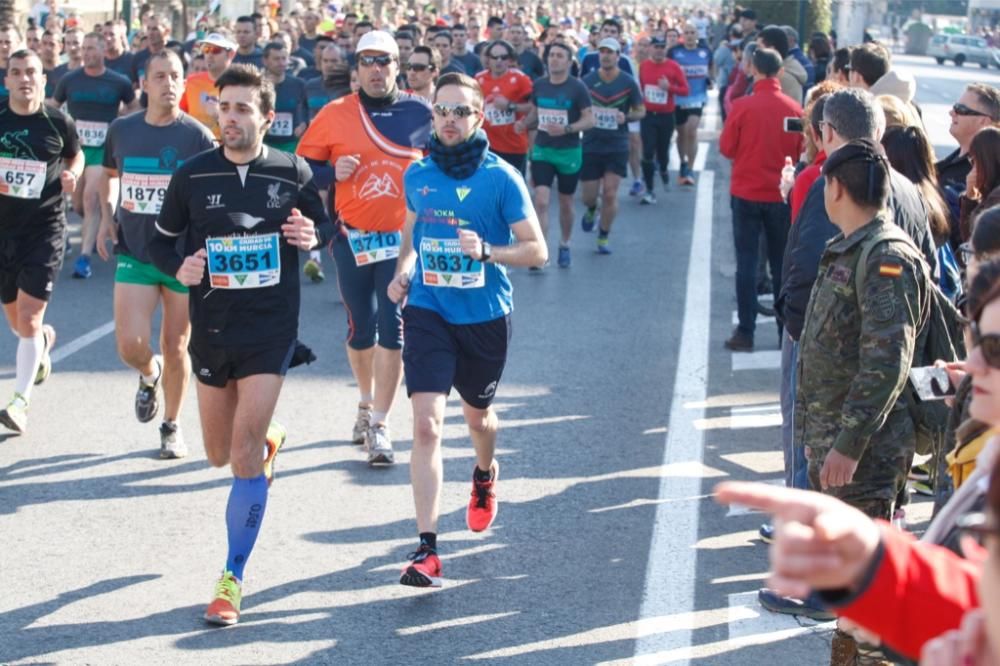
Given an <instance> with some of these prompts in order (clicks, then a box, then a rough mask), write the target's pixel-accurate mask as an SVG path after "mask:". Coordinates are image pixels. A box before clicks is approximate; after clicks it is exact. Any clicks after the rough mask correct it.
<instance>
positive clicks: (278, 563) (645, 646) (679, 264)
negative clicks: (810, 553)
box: [0, 101, 926, 666]
mask: <svg viewBox="0 0 1000 666" xmlns="http://www.w3.org/2000/svg"><path fill="white" fill-rule="evenodd" d="M713 103H714V101H713ZM705 124H706V127H705V130H704V131H703V133H702V141H703V143H702V146H701V147H702V156H703V158H701V159H700V160H699V162H698V163H697V165H696V166H697V167H698V170H697V172H696V174H695V176H696V178H697V179H698V183H697V185H696V186H695V187H684V188H682V187H680V186H678V185H676V184H672V185H671V186H670V188H669V189H668V191H667V192H664V191H663V189H662V187H660V186H659V184H657V192H656V195H657V197H658V198H659V203H658V204H656V205H653V206H641V205H640V204H639V201H638V199H637V198H634V197H629V196H628V195H627V183H626V184H624V185H623V187H622V192H621V206H620V216H619V219H618V221H617V223H616V224H615V227H614V230H613V232H612V234H611V246H612V248H613V250H614V253H613V254H612V255H610V256H600V255H598V254H596V252H595V249H596V244H595V243H596V235H595V234H584V233H582V232H581V231H580V230H579V222H577V224H576V229H575V230H574V238H573V244H572V248H573V265H572V267H571V268H569V269H559V268H555V267H554V266H553V267H550V268H547V269H546V270H544V271H542V272H541V273H532V272H529V271H527V270H515V271H512V280H513V283H514V288H515V295H514V299H515V312H514V315H513V342H512V347H511V350H510V362H509V364H508V366H507V370H506V372H505V375H504V379H503V381H502V382H501V385H500V388H499V390H498V392H497V395H498V398H497V402H496V406H497V410H498V412H499V415H500V419H501V431H500V435H499V440H498V459H499V460H500V463H501V466H502V475H501V477H500V481H499V484H498V487H497V494H498V499H499V502H500V512H499V516H498V517H497V521H496V523H495V524H494V526H493V528H491V529H490V530H489V531H487V532H485V533H482V534H474V533H472V532H470V531H469V530H468V529H467V528H466V526H465V516H464V512H465V505H466V502H467V501H468V497H469V491H470V478H471V472H472V467H473V464H474V458H473V453H472V447H471V444H470V442H469V439H468V436H467V434H466V431H465V426H464V424H463V421H462V416H461V410H460V407H459V403H458V401H457V399H455V397H454V396H453V398H452V400H451V401H450V402H449V407H448V411H447V418H446V425H445V430H444V438H445V441H444V449H443V450H444V459H445V485H444V490H443V496H442V500H441V502H442V504H441V509H442V517H441V522H440V534H439V537H438V544H439V551H440V554H441V556H442V560H443V567H444V576H445V583H444V587H443V588H442V589H440V590H434V591H427V590H421V589H415V588H407V587H403V586H401V585H399V583H398V579H399V571H400V569H401V568H402V566H403V564H404V563H405V562H406V555H407V554H408V553H410V552H411V551H413V550H414V548H415V546H416V538H417V535H416V526H415V522H414V514H413V502H412V497H411V492H410V485H409V470H408V463H409V454H410V446H411V430H412V426H411V420H410V414H409V412H410V408H409V404H408V401H407V400H406V396H405V391H403V390H400V392H399V396H398V398H397V402H396V405H395V409H394V412H393V413H392V415H391V417H390V426H391V430H392V433H393V439H394V441H395V444H396V448H397V463H396V464H395V465H394V466H392V467H389V468H385V469H371V468H369V467H368V466H367V464H366V463H365V458H364V454H363V453H362V451H361V450H360V448H359V447H357V446H355V445H353V444H351V442H350V434H351V426H352V424H353V419H354V414H355V409H356V403H357V390H356V387H355V386H354V384H353V380H352V378H351V373H350V369H349V367H348V363H347V359H346V355H345V352H344V348H343V340H344V337H345V332H346V324H345V314H344V309H343V306H342V305H341V303H340V298H339V295H338V291H337V288H336V284H335V280H333V274H334V270H333V263H332V260H331V259H330V258H329V257H328V256H324V267H325V269H326V273H327V275H328V276H329V277H328V279H327V281H326V282H325V283H323V284H321V285H313V284H309V283H307V282H306V281H305V279H303V280H304V281H303V287H302V294H303V298H302V316H301V328H300V338H301V339H302V340H303V341H304V342H305V343H306V344H308V345H310V346H311V347H312V348H313V349H314V350H315V352H316V353H317V355H318V356H319V359H318V361H317V362H315V363H313V364H312V365H309V366H306V367H303V368H298V369H295V370H292V371H291V372H290V373H289V375H288V377H287V380H286V382H285V385H284V389H283V391H282V395H281V399H280V401H279V404H278V408H277V412H276V416H275V418H276V419H277V420H278V421H280V422H281V423H282V424H283V425H285V427H286V428H287V430H288V443H287V444H286V446H285V447H284V449H283V450H282V452H281V454H280V456H279V457H278V461H277V477H276V480H275V483H274V485H273V487H272V488H271V492H270V497H269V500H268V506H267V513H266V515H265V517H264V523H263V528H262V530H261V533H260V538H259V540H258V542H257V545H256V548H255V550H254V552H253V555H252V556H251V557H250V560H249V563H248V565H247V575H246V581H245V585H244V599H243V614H242V618H241V620H240V623H239V624H238V625H237V626H235V627H230V628H226V629H219V628H214V627H210V626H209V625H206V624H205V623H204V621H203V620H202V613H203V611H204V608H205V606H206V605H207V603H208V602H209V601H210V596H211V593H212V590H213V585H214V583H215V580H216V579H217V578H218V575H219V572H220V570H221V567H222V565H223V564H224V562H225V556H226V533H225V522H224V514H225V506H226V500H227V496H228V493H229V487H230V483H231V475H230V472H229V470H228V469H213V468H211V467H209V465H208V463H207V462H206V460H205V456H204V452H203V450H202V447H201V434H200V428H199V423H198V417H197V405H196V402H195V399H194V390H193V386H192V388H191V391H190V392H189V395H188V398H187V400H186V402H185V407H184V412H183V414H182V417H181V425H182V429H183V431H184V435H185V438H186V440H187V443H188V446H189V448H190V449H191V456H190V457H188V458H186V459H183V460H180V461H163V460H160V459H159V458H158V457H157V454H158V446H159V440H158V434H157V428H156V425H157V423H158V421H156V422H154V423H150V424H146V425H141V424H139V423H137V422H136V420H135V417H134V414H133V398H134V395H135V390H136V387H137V373H135V372H134V371H132V370H129V369H127V368H125V367H124V366H123V364H122V363H121V361H120V360H119V359H118V356H117V352H116V350H115V343H114V335H113V324H112V323H110V322H111V316H112V277H113V269H112V266H111V265H110V264H104V263H102V262H100V261H99V260H96V262H95V271H94V277H93V278H92V279H90V280H86V281H79V280H72V279H70V273H71V271H72V265H71V264H72V260H73V259H75V254H74V255H71V256H70V257H69V258H68V260H67V265H66V266H65V267H64V269H63V271H62V274H61V276H60V279H59V282H58V284H57V286H56V289H55V296H54V299H53V301H52V304H51V307H50V309H49V313H48V316H47V321H49V322H50V323H52V324H53V325H54V326H55V327H56V329H57V330H58V333H59V342H58V345H57V347H56V350H55V353H54V354H53V358H54V360H55V366H54V371H53V374H52V377H51V378H50V379H49V380H48V382H47V383H46V384H44V385H43V386H41V387H38V388H37V389H36V390H35V392H34V394H33V398H32V403H31V410H30V412H29V423H28V432H27V434H25V435H23V436H10V437H5V438H3V440H2V441H0V535H2V547H0V590H2V594H0V663H17V664H20V663H66V664H84V663H88V664H140V663H141V664H206V663H214V664H279V663H280V664H287V663H301V664H313V663H316V664H322V663H334V662H336V663H341V664H399V663H411V664H419V663H432V662H441V663H443V662H449V663H450V662H457V661H462V662H472V663H475V662H479V663H490V664H494V663H496V664H558V665H560V666H562V665H565V664H592V663H618V664H630V663H669V664H688V663H694V664H763V663H774V664H796V665H797V666H811V665H814V664H815V665H819V664H825V663H828V654H829V640H830V632H831V629H830V625H828V624H827V625H819V626H815V625H813V624H812V623H810V622H808V621H805V620H803V621H801V622H800V621H798V620H796V619H795V618H792V617H786V616H775V615H771V614H769V613H767V612H766V611H762V610H761V609H760V608H759V607H758V606H757V605H756V591H757V589H758V588H759V587H760V586H761V585H762V583H763V581H764V579H765V578H766V572H767V550H766V548H765V547H764V546H762V545H761V544H760V543H759V542H758V541H757V540H756V530H757V527H758V526H759V524H760V523H761V522H762V521H763V520H764V518H765V517H764V516H761V515H756V514H750V513H748V512H747V511H745V510H741V509H739V508H727V507H722V506H719V505H717V504H715V503H714V502H713V501H712V499H711V496H710V494H711V491H712V487H713V486H714V484H715V483H717V482H718V481H721V480H723V479H729V478H735V479H752V480H762V481H772V482H777V481H778V480H779V479H780V478H781V476H782V472H781V464H782V463H781V454H780V433H779V428H778V426H779V424H780V415H779V409H778V385H779V372H778V347H777V343H778V335H777V329H776V325H775V324H774V322H773V321H769V320H761V321H759V322H758V332H757V345H758V347H757V351H755V352H754V353H752V354H740V355H734V354H731V353H730V352H728V351H726V350H724V349H723V345H722V343H723V340H725V339H726V338H727V337H728V336H729V334H730V332H731V329H732V326H733V317H734V312H735V306H736V304H735V291H734V280H733V275H734V261H733V250H732V232H731V222H730V215H729V205H728V202H729V195H728V180H729V175H728V174H729V171H728V170H729V166H728V163H727V162H726V161H725V160H723V159H722V158H721V157H720V156H719V155H718V154H717V149H716V147H715V146H716V144H715V141H714V139H715V137H716V135H717V132H714V131H713V129H714V128H715V127H716V126H717V118H714V117H713V116H712V115H709V117H707V118H706V123H705ZM672 175H673V177H674V180H676V170H673V171H672ZM580 212H582V209H580V208H579V205H578V211H577V213H578V217H577V220H579V213H580ZM556 220H557V217H556V211H555V209H553V217H552V222H553V225H552V226H553V229H552V230H551V231H552V235H551V236H550V239H549V240H550V246H551V248H552V251H553V254H554V252H555V249H556V245H555V242H556V237H555V227H556V226H557V221H556ZM73 238H74V241H76V240H77V239H78V236H77V234H76V233H74V236H73ZM15 345H16V341H15V338H14V337H13V336H12V335H4V336H0V360H2V361H3V363H2V364H0V394H2V395H4V396H6V395H7V394H9V393H10V392H11V391H12V390H13V389H12V384H13V361H14V354H15ZM4 391H6V393H4ZM921 510H922V507H921V506H918V507H916V508H914V509H913V512H915V513H916V514H917V515H916V518H914V517H913V516H914V513H911V521H913V520H915V519H919V518H920V511H921ZM924 517H926V516H924Z"/></svg>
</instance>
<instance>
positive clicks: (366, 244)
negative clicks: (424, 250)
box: [347, 229, 400, 266]
mask: <svg viewBox="0 0 1000 666" xmlns="http://www.w3.org/2000/svg"><path fill="white" fill-rule="evenodd" d="M347 239H348V240H349V241H350V243H351V254H353V255H354V265H355V266H367V265H368V264H374V263H377V262H379V261H386V260H387V259H395V258H396V257H398V256H399V240H400V234H399V232H398V231H361V230H360V229H351V230H349V231H348V232H347Z"/></svg>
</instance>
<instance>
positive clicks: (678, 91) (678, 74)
mask: <svg viewBox="0 0 1000 666" xmlns="http://www.w3.org/2000/svg"><path fill="white" fill-rule="evenodd" d="M668 62H670V64H672V65H673V68H672V74H673V76H672V77H670V92H672V93H673V94H675V95H677V96H678V97H684V96H686V95H690V94H691V87H690V86H689V85H688V80H687V77H686V76H684V70H683V69H681V66H680V65H678V64H677V63H675V62H673V61H668Z"/></svg>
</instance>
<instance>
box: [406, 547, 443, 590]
mask: <svg viewBox="0 0 1000 666" xmlns="http://www.w3.org/2000/svg"><path fill="white" fill-rule="evenodd" d="M406 557H407V559H409V560H411V564H408V565H407V566H406V567H405V568H404V569H403V573H402V575H401V576H400V577H399V584H400V585H410V586H412V587H441V558H439V557H438V555H437V551H435V550H434V549H433V548H431V547H430V546H428V545H427V544H425V543H422V544H420V548H418V549H417V551H416V552H415V553H410V554H409V555H407V556H406Z"/></svg>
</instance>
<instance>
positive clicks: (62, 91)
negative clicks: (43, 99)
mask: <svg viewBox="0 0 1000 666" xmlns="http://www.w3.org/2000/svg"><path fill="white" fill-rule="evenodd" d="M67 74H69V72H67ZM52 99H54V100H55V101H56V102H57V103H59V104H64V103H65V102H66V77H65V76H63V77H62V78H61V79H59V83H57V84H56V91H55V92H54V93H52Z"/></svg>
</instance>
